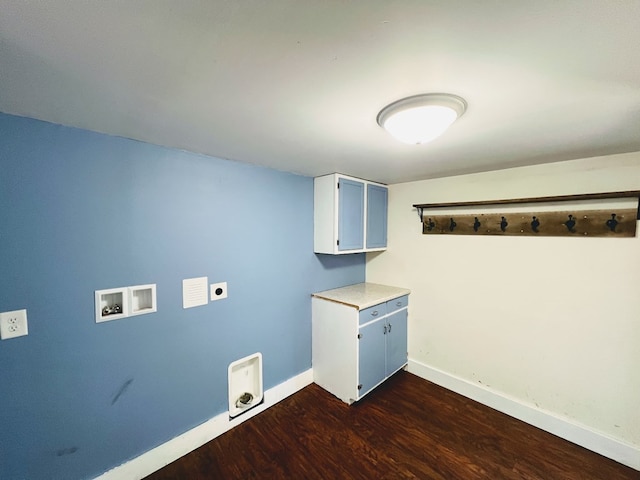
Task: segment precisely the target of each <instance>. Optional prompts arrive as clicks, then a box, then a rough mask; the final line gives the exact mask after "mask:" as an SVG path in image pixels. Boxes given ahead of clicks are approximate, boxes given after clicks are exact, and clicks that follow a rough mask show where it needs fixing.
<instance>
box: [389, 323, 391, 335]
mask: <svg viewBox="0 0 640 480" xmlns="http://www.w3.org/2000/svg"><path fill="white" fill-rule="evenodd" d="M389 333H391V324H389Z"/></svg>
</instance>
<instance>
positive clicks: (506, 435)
mask: <svg viewBox="0 0 640 480" xmlns="http://www.w3.org/2000/svg"><path fill="white" fill-rule="evenodd" d="M147 478H148V480H165V479H189V480H198V479H250V478H255V479H272V478H274V479H280V478H282V479H296V480H297V479H322V480H327V479H367V480H371V479H401V478H412V479H421V480H422V479H446V480H451V479H463V480H474V479H492V480H502V479H527V480H533V479H540V480H553V479H580V480H591V479H593V480H623V479H624V480H630V479H634V480H638V479H640V472H637V471H635V470H633V469H631V468H628V467H625V466H623V465H621V464H618V463H616V462H614V461H612V460H609V459H607V458H605V457H602V456H600V455H598V454H596V453H593V452H590V451H588V450H586V449H584V448H582V447H579V446H577V445H574V444H572V443H569V442H566V441H564V440H561V439H560V438H558V437H555V436H553V435H551V434H549V433H546V432H543V431H542V430H539V429H537V428H535V427H532V426H530V425H527V424H525V423H523V422H520V421H519V420H516V419H513V418H511V417H509V416H507V415H504V414H502V413H499V412H497V411H495V410H492V409H490V408H488V407H485V406H483V405H481V404H479V403H476V402H474V401H472V400H469V399H467V398H465V397H462V396H460V395H457V394H455V393H452V392H450V391H448V390H446V389H444V388H441V387H439V386H437V385H434V384H432V383H430V382H427V381H425V380H422V379H420V378H418V377H416V376H414V375H412V374H410V373H406V372H400V373H398V374H396V375H394V376H393V377H392V378H391V379H389V380H388V381H387V382H386V383H385V384H383V385H382V386H380V387H379V388H378V389H376V390H375V391H374V392H372V393H370V394H369V395H368V396H367V397H365V398H364V399H363V400H361V401H360V402H358V403H357V404H354V405H352V406H347V405H346V404H344V403H342V402H340V401H339V400H338V399H336V398H335V397H333V396H332V395H331V394H329V393H327V392H325V391H324V390H322V389H321V388H320V387H318V386H317V385H315V384H314V385H310V386H308V387H306V388H304V389H303V390H301V391H300V392H298V393H296V394H295V395H293V396H291V397H289V398H287V399H285V400H283V401H282V402H280V403H279V404H277V405H276V406H274V407H272V408H270V409H268V410H266V411H265V412H263V413H260V414H259V415H257V416H256V417H254V418H252V419H250V420H248V421H246V422H244V423H243V424H241V425H240V426H238V427H236V428H235V429H233V430H231V431H229V432H227V433H225V434H224V435H221V436H220V437H218V438H216V439H215V440H213V441H211V442H209V443H208V444H206V445H204V446H202V447H200V448H199V449H197V450H195V451H193V452H191V453H190V454H189V455H187V456H185V457H183V458H181V459H180V460H178V461H176V462H174V463H172V464H170V465H168V466H166V467H165V468H163V469H162V470H159V471H158V472H156V473H154V474H153V475H151V476H149V477H147Z"/></svg>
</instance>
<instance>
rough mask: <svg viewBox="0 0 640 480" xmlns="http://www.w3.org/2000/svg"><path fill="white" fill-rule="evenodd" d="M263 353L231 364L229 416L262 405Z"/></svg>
mask: <svg viewBox="0 0 640 480" xmlns="http://www.w3.org/2000/svg"><path fill="white" fill-rule="evenodd" d="M263 397H264V394H263V391H262V353H260V352H258V353H254V354H253V355H249V356H247V357H244V358H241V359H240V360H236V361H235V362H232V363H230V364H229V416H230V417H232V418H233V417H236V416H238V415H240V414H241V413H244V412H246V411H247V410H249V409H251V408H253V407H255V406H256V405H259V404H260V403H262V400H263Z"/></svg>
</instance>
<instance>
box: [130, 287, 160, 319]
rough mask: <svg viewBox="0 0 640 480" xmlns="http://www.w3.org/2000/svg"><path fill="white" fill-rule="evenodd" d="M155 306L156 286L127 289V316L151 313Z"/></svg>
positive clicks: (155, 308)
mask: <svg viewBox="0 0 640 480" xmlns="http://www.w3.org/2000/svg"><path fill="white" fill-rule="evenodd" d="M157 309H158V307H157V305H156V284H155V283H154V284H150V285H137V286H135V287H129V315H142V314H145V313H152V312H155V311H156V310H157Z"/></svg>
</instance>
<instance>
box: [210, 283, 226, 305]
mask: <svg viewBox="0 0 640 480" xmlns="http://www.w3.org/2000/svg"><path fill="white" fill-rule="evenodd" d="M223 298H227V282H222V283H212V284H211V301H212V302H213V301H214V300H222V299H223Z"/></svg>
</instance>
